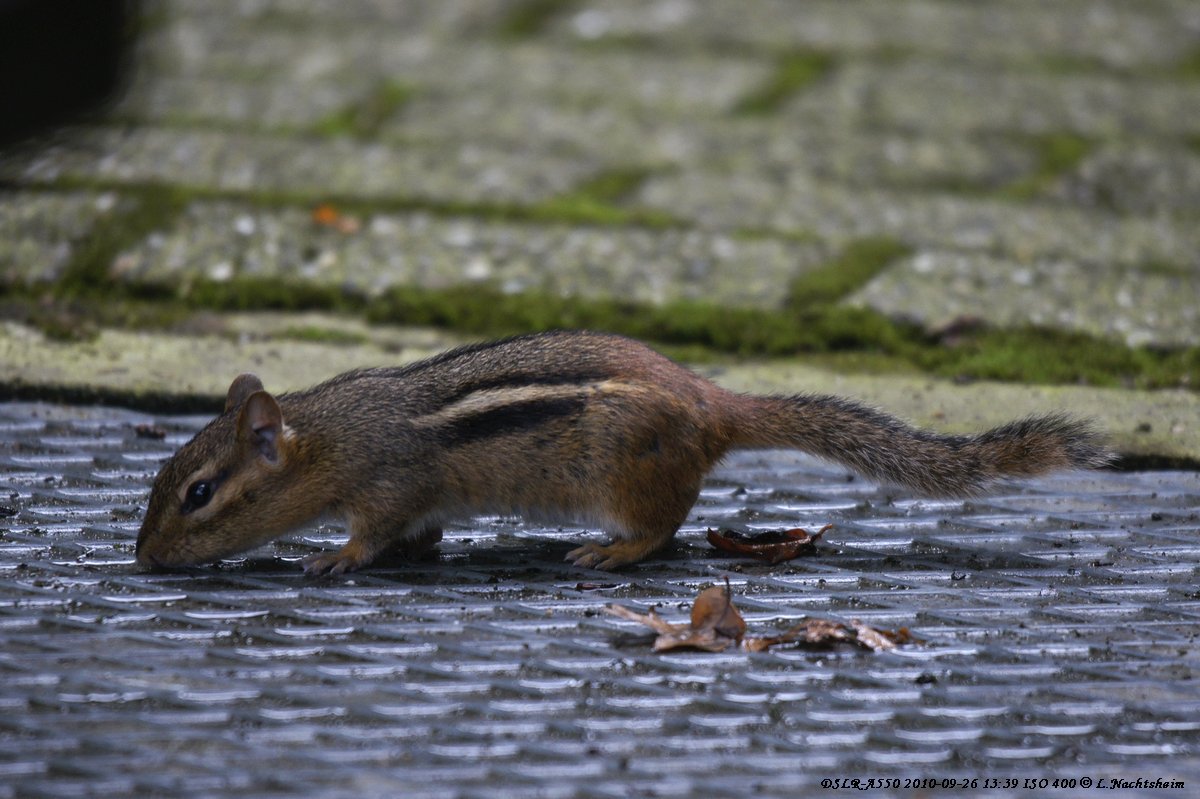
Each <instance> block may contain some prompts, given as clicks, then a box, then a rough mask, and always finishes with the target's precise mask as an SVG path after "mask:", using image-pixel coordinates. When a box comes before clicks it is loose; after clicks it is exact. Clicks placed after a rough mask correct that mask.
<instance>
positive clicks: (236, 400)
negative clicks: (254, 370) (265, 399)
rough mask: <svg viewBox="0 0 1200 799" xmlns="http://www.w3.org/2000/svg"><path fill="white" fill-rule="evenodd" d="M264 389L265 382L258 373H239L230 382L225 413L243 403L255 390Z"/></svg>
mask: <svg viewBox="0 0 1200 799" xmlns="http://www.w3.org/2000/svg"><path fill="white" fill-rule="evenodd" d="M262 390H263V384H262V381H261V380H259V379H258V375H252V374H250V373H249V372H246V373H245V374H240V375H238V376H237V377H235V378H234V379H233V382H232V383H230V384H229V393H228V394H226V395H225V413H229V412H230V411H232V410H233V409H234V408H236V407H237V406H239V405H241V404H242V402H243V401H244V400H245V399H246V397H249V396H250V395H251V394H253V393H254V392H255V391H262Z"/></svg>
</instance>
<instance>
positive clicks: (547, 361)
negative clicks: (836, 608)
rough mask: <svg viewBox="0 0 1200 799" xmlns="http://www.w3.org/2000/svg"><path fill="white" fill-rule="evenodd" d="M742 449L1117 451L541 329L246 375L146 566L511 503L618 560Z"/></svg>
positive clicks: (1073, 454) (183, 452)
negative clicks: (419, 351) (912, 423)
mask: <svg viewBox="0 0 1200 799" xmlns="http://www.w3.org/2000/svg"><path fill="white" fill-rule="evenodd" d="M736 448H794V449H799V450H803V451H805V452H809V453H812V454H814V455H817V456H819V457H821V458H825V459H828V460H831V461H835V462H837V463H840V464H843V465H845V466H847V467H849V468H850V469H852V470H854V471H856V472H859V473H860V474H862V475H865V476H866V477H869V478H871V479H874V480H878V481H882V482H886V483H894V484H898V485H900V486H903V487H906V488H909V489H912V490H914V491H916V492H919V493H921V494H926V495H932V496H967V495H971V494H975V493H978V492H980V491H982V490H983V489H984V488H985V487H986V486H987V485H988V484H989V483H991V482H992V481H994V480H996V479H997V478H1003V477H1028V476H1031V475H1037V474H1041V473H1043V472H1048V471H1051V470H1055V469H1067V468H1095V467H1100V466H1103V465H1104V464H1106V463H1107V462H1108V461H1109V459H1110V456H1109V454H1108V453H1107V452H1106V451H1105V450H1104V449H1103V447H1102V446H1101V444H1100V442H1099V438H1098V436H1097V435H1096V433H1094V432H1093V430H1092V429H1091V428H1090V427H1089V426H1088V424H1086V423H1085V422H1081V421H1077V420H1073V419H1070V418H1068V417H1066V416H1062V415H1051V416H1044V417H1037V418H1028V419H1023V420H1020V421H1015V422H1011V423H1009V424H1006V425H1003V426H1001V427H997V428H995V429H992V430H989V431H987V432H984V433H980V434H978V435H974V436H953V435H940V434H937V433H932V432H927V431H923V430H917V429H914V428H912V427H909V426H908V425H906V424H905V423H903V422H901V421H899V420H897V419H895V418H893V417H891V416H888V415H886V414H884V413H881V412H879V411H876V410H873V409H871V408H868V407H865V406H863V405H860V404H858V403H856V402H853V401H851V400H848V399H843V398H840V397H834V396H812V395H804V394H801V395H797V396H755V395H748V394H738V393H734V392H731V391H728V390H726V389H724V388H721V387H720V386H718V385H716V384H715V383H712V382H710V381H709V380H707V379H705V378H704V377H701V376H700V375H698V374H696V373H695V372H692V371H691V370H689V369H687V368H685V367H683V366H681V365H679V364H677V363H675V362H674V361H672V360H670V359H668V358H666V357H665V356H663V355H660V354H659V353H657V352H655V351H654V350H652V349H650V348H649V347H647V346H646V345H644V344H641V343H639V342H637V341H634V340H632V339H629V338H625V337H622V336H617V335H610V334H601V333H589V332H565V331H563V332H551V333H541V334H534V335H525V336H518V337H516V338H509V339H504V340H501V341H494V342H490V343H483V344H474V345H469V346H464V347H459V348H458V349H453V350H450V351H448V352H445V353H443V354H441V355H438V356H435V357H433V358H429V359H427V360H424V361H420V362H418V363H414V364H411V365H409V366H403V367H384V368H374V369H359V370H356V371H351V372H347V373H345V374H343V375H340V376H338V377H334V378H333V379H331V380H329V381H327V382H325V383H322V384H320V385H318V386H316V387H314V388H310V389H308V390H306V391H300V392H297V393H290V394H282V395H280V396H278V397H275V396H272V395H271V394H269V393H267V392H266V391H265V390H264V389H263V385H262V383H261V382H260V381H259V379H258V378H257V377H255V376H254V375H251V374H243V375H241V376H239V377H238V378H237V379H236V380H234V381H233V384H232V385H231V386H230V387H229V393H228V395H227V397H226V399H225V410H224V412H223V413H222V414H221V415H220V416H218V417H217V418H216V419H214V420H213V421H212V422H211V423H210V424H209V425H208V426H207V427H205V428H204V429H203V430H201V431H200V432H199V433H197V434H196V436H195V437H194V438H193V439H192V440H191V441H189V442H188V443H187V444H185V445H184V446H183V447H181V448H180V450H179V451H178V452H177V453H176V454H175V455H174V456H173V457H172V458H170V460H168V461H167V462H166V464H165V465H164V466H163V468H162V470H161V471H160V472H159V474H158V477H157V478H156V479H155V481H154V486H153V489H152V491H151V494H150V502H149V506H148V508H147V510H146V517H145V521H144V522H143V524H142V527H141V531H140V532H139V534H138V541H137V560H138V563H139V564H141V565H143V566H151V567H178V566H185V565H195V564H199V563H204V562H207V561H211V560H214V559H217V558H221V557H223V556H226V555H232V554H234V553H237V552H241V551H244V550H247V549H250V548H252V547H255V546H257V545H259V544H263V543H265V542H267V541H269V540H271V539H273V538H275V537H277V536H279V535H281V534H283V533H286V532H288V531H289V530H292V529H294V528H296V527H298V526H300V525H302V524H304V523H306V522H309V521H311V520H313V519H315V518H316V517H318V516H319V515H321V514H322V513H325V512H333V513H335V514H338V515H340V516H342V517H344V518H345V519H346V520H347V522H348V523H349V529H350V540H349V542H348V543H347V544H346V545H345V546H343V547H342V548H341V549H340V550H338V551H336V552H323V553H318V554H316V555H313V556H310V557H308V558H306V559H305V561H304V566H305V569H306V571H308V572H309V573H312V574H324V573H334V574H338V573H342V572H348V571H352V570H355V569H360V568H362V567H364V566H366V565H367V564H369V563H371V561H372V560H374V559H375V558H376V557H377V556H378V555H380V554H381V553H382V552H384V551H385V550H387V549H390V548H393V547H397V546H408V547H410V548H412V549H420V548H423V547H428V546H430V545H432V543H434V542H436V541H437V540H440V538H441V525H442V524H443V523H444V522H447V521H449V520H452V519H456V518H462V517H469V516H471V515H474V514H482V513H505V514H508V513H515V514H520V515H523V516H526V517H528V518H532V519H536V520H548V521H563V520H573V521H582V522H584V523H588V524H594V525H596V526H598V527H600V528H602V529H603V530H605V531H606V532H607V533H609V534H610V535H611V536H612V538H613V542H612V543H609V544H599V543H588V544H584V545H583V546H581V547H579V548H577V549H574V550H572V551H571V552H569V553H568V554H567V560H569V561H571V562H573V563H575V564H577V565H580V566H584V567H598V568H601V569H610V568H613V567H616V566H621V565H624V564H628V563H633V562H635V561H638V560H641V559H642V558H644V557H646V556H647V555H649V554H650V553H652V552H654V551H655V550H658V549H659V548H661V547H663V546H664V545H666V544H667V542H669V541H670V540H671V537H672V536H673V535H674V534H675V531H676V530H677V529H678V528H679V526H680V525H681V524H682V523H683V522H684V520H685V519H686V518H687V515H688V512H689V510H690V509H691V507H692V505H693V504H694V503H695V501H696V498H697V497H698V496H699V493H700V485H701V482H702V480H703V479H704V476H705V475H706V474H707V473H708V472H709V470H710V469H712V468H713V466H714V465H715V464H716V463H717V462H718V461H719V460H721V458H722V456H724V455H725V454H726V453H727V452H729V451H730V450H732V449H736Z"/></svg>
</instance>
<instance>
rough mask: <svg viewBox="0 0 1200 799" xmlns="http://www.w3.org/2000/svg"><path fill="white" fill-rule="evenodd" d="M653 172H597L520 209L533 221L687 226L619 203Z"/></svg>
mask: <svg viewBox="0 0 1200 799" xmlns="http://www.w3.org/2000/svg"><path fill="white" fill-rule="evenodd" d="M651 174H653V172H652V170H649V169H639V168H634V169H613V170H609V171H605V172H600V173H599V174H597V175H594V176H593V177H591V178H590V179H588V180H586V181H584V182H583V183H581V184H580V185H579V186H577V187H576V188H575V189H574V190H572V191H570V192H567V193H565V194H561V195H558V196H557V197H551V198H550V199H548V200H544V201H542V202H539V203H534V204H533V205H529V206H524V207H523V208H522V209H521V214H522V216H523V217H525V218H526V219H528V220H529V221H535V222H562V223H568V224H577V225H636V226H638V227H647V228H654V229H662V228H672V227H686V226H687V225H686V223H684V222H683V221H681V220H679V219H677V218H675V217H673V216H671V215H670V214H668V213H666V212H665V211H658V210H655V209H651V208H637V207H630V206H626V205H622V204H621V203H622V201H623V200H625V199H627V198H628V197H630V196H631V195H633V194H634V193H635V192H636V191H637V189H638V187H640V186H641V185H642V183H644V182H645V181H646V179H647V178H648V177H649V176H650V175H651Z"/></svg>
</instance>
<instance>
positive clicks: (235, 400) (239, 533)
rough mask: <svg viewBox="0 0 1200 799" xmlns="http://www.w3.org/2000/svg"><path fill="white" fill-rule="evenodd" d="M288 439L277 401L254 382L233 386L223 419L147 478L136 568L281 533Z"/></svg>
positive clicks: (237, 548) (235, 548) (208, 554)
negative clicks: (150, 482)
mask: <svg viewBox="0 0 1200 799" xmlns="http://www.w3.org/2000/svg"><path fill="white" fill-rule="evenodd" d="M289 434H290V433H289V430H288V428H287V427H286V425H285V424H284V421H283V415H282V413H281V411H280V409H279V403H278V402H277V401H276V400H275V398H274V397H272V396H271V395H270V394H268V393H267V392H266V391H264V390H263V385H262V382H261V381H259V379H258V378H257V377H255V376H254V375H251V374H244V375H241V376H239V377H238V378H237V379H236V380H234V381H233V384H232V385H231V386H230V387H229V394H228V395H227V396H226V398H225V411H224V413H222V414H221V415H220V416H218V417H217V418H216V419H214V420H213V421H212V422H211V423H209V425H208V426H207V427H205V428H204V429H203V430H201V431H200V432H199V433H197V434H196V435H195V437H194V438H192V440H191V441H189V442H188V443H186V444H184V445H183V447H181V448H180V449H179V451H178V452H176V453H175V455H173V456H172V457H171V459H170V460H168V461H167V462H166V463H165V464H164V465H163V467H162V470H161V471H159V473H158V477H156V478H155V480H154V487H153V488H152V489H151V491H150V504H149V506H148V507H147V509H146V518H145V520H143V522H142V528H141V530H140V532H139V533H138V540H137V561H138V564H139V565H141V566H149V567H164V568H169V567H177V566H191V565H196V564H200V563H205V562H208V561H211V560H215V559H217V558H220V557H223V556H226V555H232V554H234V553H237V552H241V551H244V550H247V549H250V548H252V547H254V546H257V545H259V544H262V543H265V542H266V541H269V540H270V539H271V538H273V537H275V536H276V535H278V534H279V533H281V532H284V531H285V529H286V527H287V526H289V524H288V522H289V521H290V517H291V516H292V514H291V513H289V512H288V511H287V507H286V505H287V504H288V498H287V495H288V493H289V492H287V491H286V487H287V484H288V482H289V475H288V471H289V469H288V452H289V447H288V440H287V439H288V437H289ZM277 506H279V507H277Z"/></svg>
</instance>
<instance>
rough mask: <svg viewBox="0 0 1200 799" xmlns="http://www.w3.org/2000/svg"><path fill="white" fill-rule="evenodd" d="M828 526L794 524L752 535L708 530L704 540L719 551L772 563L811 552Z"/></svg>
mask: <svg viewBox="0 0 1200 799" xmlns="http://www.w3.org/2000/svg"><path fill="white" fill-rule="evenodd" d="M831 527H833V525H832V524H827V525H825V526H824V527H822V528H821V529H820V530H817V531H816V532H815V533H810V532H808V531H807V530H805V529H803V528H800V527H797V528H795V529H792V530H778V531H775V530H773V531H769V532H765V533H759V534H758V535H752V536H748V535H742V534H741V533H738V532H735V531H733V530H709V531H708V543H710V544H712V545H713V546H714V547H716V548H717V549H719V550H722V551H723V552H730V553H732V554H735V555H745V556H747V557H751V558H755V559H757V560H765V561H766V562H767V563H769V564H771V565H772V566H773V565H775V564H776V563H783V562H784V561H786V560H792V559H793V558H797V557H799V556H801V555H805V554H811V553H813V552H815V551H816V544H817V541H818V540H820V538H821V536H823V535H824V534H825V531H826V530H829V529H830V528H831Z"/></svg>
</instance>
